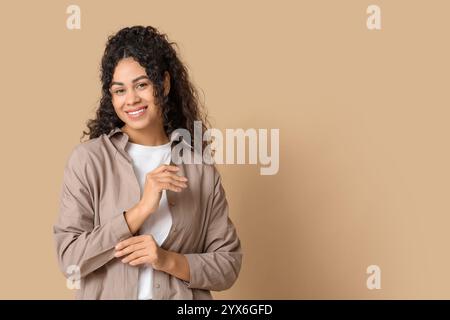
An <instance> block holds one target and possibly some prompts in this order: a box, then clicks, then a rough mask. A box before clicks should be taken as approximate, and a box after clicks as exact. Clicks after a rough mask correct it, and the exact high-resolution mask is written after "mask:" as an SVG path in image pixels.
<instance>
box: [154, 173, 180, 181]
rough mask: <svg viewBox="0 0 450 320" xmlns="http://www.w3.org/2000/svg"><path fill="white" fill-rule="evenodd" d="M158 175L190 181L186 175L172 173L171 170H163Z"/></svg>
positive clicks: (158, 176) (159, 176)
mask: <svg viewBox="0 0 450 320" xmlns="http://www.w3.org/2000/svg"><path fill="white" fill-rule="evenodd" d="M156 177H157V178H163V177H171V178H173V179H174V180H177V181H182V182H186V181H188V179H187V178H186V177H183V176H179V175H177V174H175V173H172V172H169V171H165V172H161V173H159V174H158V175H156Z"/></svg>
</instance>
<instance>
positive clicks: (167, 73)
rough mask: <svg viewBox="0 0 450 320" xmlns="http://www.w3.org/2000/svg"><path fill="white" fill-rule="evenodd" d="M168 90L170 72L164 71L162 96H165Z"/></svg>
mask: <svg viewBox="0 0 450 320" xmlns="http://www.w3.org/2000/svg"><path fill="white" fill-rule="evenodd" d="M169 92H170V74H169V72H167V71H164V96H167V95H168V94H169Z"/></svg>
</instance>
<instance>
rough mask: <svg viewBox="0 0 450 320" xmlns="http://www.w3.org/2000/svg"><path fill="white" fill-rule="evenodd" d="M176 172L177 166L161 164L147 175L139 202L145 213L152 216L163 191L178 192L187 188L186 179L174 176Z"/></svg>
mask: <svg viewBox="0 0 450 320" xmlns="http://www.w3.org/2000/svg"><path fill="white" fill-rule="evenodd" d="M178 170H179V168H178V167H177V166H171V165H166V164H163V165H161V166H159V167H158V168H156V169H155V170H153V171H150V172H149V173H147V175H146V177H145V186H144V191H143V193H142V198H141V200H140V202H139V204H140V206H141V208H142V210H143V211H144V212H145V213H147V214H152V213H153V212H155V211H156V209H158V207H159V202H160V200H161V196H162V191H163V190H171V191H174V192H180V191H181V190H183V189H184V188H186V187H187V184H186V182H187V178H186V177H181V176H178V175H176V172H177V171H178Z"/></svg>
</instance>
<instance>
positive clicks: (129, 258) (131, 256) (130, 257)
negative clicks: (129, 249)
mask: <svg viewBox="0 0 450 320" xmlns="http://www.w3.org/2000/svg"><path fill="white" fill-rule="evenodd" d="M147 255H148V250H146V249H141V250H138V251H135V252H133V253H131V254H129V255H128V256H126V257H125V258H123V259H122V262H123V263H128V262H130V261H133V260H135V259H137V258H140V257H143V256H147Z"/></svg>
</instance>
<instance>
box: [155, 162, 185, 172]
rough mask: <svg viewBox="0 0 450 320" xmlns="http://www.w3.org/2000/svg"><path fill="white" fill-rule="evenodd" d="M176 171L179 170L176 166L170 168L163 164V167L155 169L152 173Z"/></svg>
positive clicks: (168, 165)
mask: <svg viewBox="0 0 450 320" xmlns="http://www.w3.org/2000/svg"><path fill="white" fill-rule="evenodd" d="M178 170H180V168H178V167H177V166H172V165H170V164H163V165H161V166H159V167H158V168H156V169H155V170H153V171H152V173H161V172H164V171H172V172H176V171H178Z"/></svg>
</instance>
